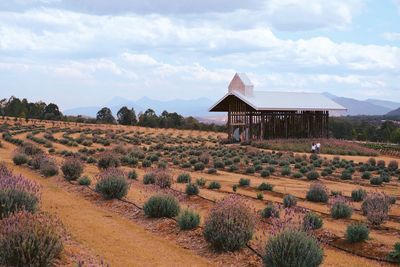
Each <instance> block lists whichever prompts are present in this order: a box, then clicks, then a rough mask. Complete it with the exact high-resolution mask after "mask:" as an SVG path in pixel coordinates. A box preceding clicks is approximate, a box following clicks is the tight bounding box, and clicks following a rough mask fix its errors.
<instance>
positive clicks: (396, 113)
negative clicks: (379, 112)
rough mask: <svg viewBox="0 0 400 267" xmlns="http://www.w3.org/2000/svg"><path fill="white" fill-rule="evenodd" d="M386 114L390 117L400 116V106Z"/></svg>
mask: <svg viewBox="0 0 400 267" xmlns="http://www.w3.org/2000/svg"><path fill="white" fill-rule="evenodd" d="M386 116H390V117H400V108H398V109H395V110H392V111H390V112H388V113H387V114H386Z"/></svg>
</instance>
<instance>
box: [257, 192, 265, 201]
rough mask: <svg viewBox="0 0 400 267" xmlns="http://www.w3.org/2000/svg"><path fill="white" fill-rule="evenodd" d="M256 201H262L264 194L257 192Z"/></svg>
mask: <svg viewBox="0 0 400 267" xmlns="http://www.w3.org/2000/svg"><path fill="white" fill-rule="evenodd" d="M256 197H257V199H259V200H263V199H264V194H263V193H262V192H258V193H257V195H256Z"/></svg>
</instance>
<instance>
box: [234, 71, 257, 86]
mask: <svg viewBox="0 0 400 267" xmlns="http://www.w3.org/2000/svg"><path fill="white" fill-rule="evenodd" d="M237 75H238V76H239V78H240V80H242V82H243V83H244V85H245V86H252V85H253V84H252V83H251V81H250V79H249V77H247V75H246V73H244V72H242V73H237Z"/></svg>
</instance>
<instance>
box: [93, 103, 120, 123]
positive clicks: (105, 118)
mask: <svg viewBox="0 0 400 267" xmlns="http://www.w3.org/2000/svg"><path fill="white" fill-rule="evenodd" d="M96 121H97V122H101V123H110V124H111V123H115V118H114V116H113V115H112V112H111V110H110V109H109V108H107V107H104V108H102V109H100V110H99V111H98V112H97V116H96Z"/></svg>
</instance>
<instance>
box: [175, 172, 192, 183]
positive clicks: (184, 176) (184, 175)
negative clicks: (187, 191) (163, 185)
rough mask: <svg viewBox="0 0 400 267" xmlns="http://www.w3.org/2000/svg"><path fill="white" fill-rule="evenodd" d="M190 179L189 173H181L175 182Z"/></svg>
mask: <svg viewBox="0 0 400 267" xmlns="http://www.w3.org/2000/svg"><path fill="white" fill-rule="evenodd" d="M190 180H191V177H190V174H189V173H181V174H179V175H178V178H177V179H176V182H177V183H181V184H184V183H189V182H190Z"/></svg>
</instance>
